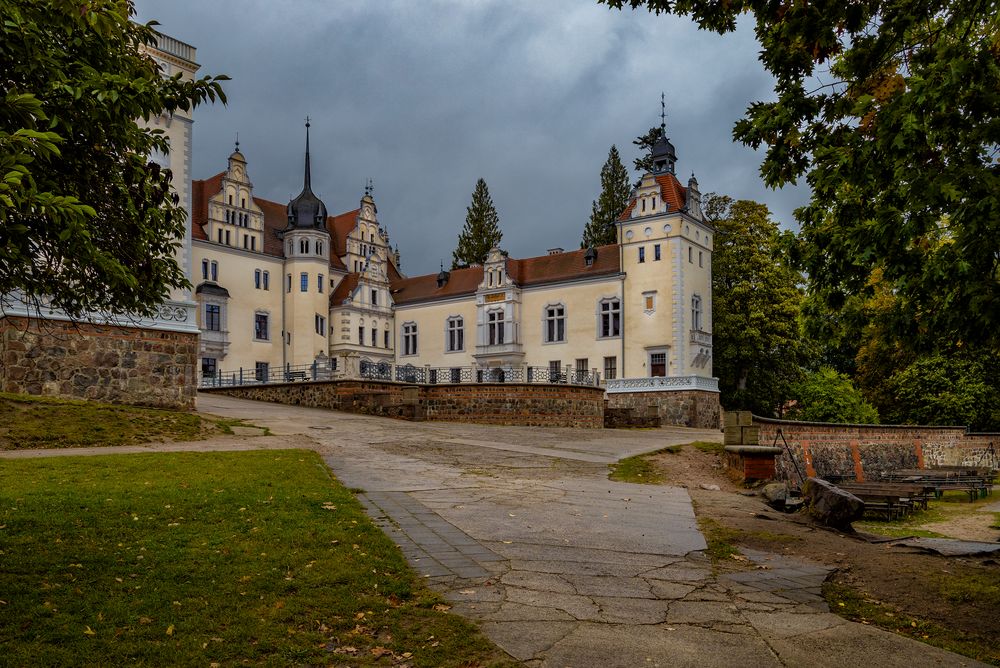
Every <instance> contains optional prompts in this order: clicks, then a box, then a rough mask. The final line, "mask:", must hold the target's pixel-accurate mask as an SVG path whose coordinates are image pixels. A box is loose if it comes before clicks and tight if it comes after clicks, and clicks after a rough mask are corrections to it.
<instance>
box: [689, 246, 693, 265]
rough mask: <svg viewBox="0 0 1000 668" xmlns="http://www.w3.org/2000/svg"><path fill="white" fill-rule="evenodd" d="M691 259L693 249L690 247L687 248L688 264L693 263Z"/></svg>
mask: <svg viewBox="0 0 1000 668" xmlns="http://www.w3.org/2000/svg"><path fill="white" fill-rule="evenodd" d="M693 257H694V249H693V248H691V247H690V246H688V262H689V263H693V262H694V260H693V259H692V258H693Z"/></svg>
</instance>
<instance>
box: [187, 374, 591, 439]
mask: <svg viewBox="0 0 1000 668" xmlns="http://www.w3.org/2000/svg"><path fill="white" fill-rule="evenodd" d="M202 392H209V393H215V394H225V395H227V396H231V397H238V398H241V399H255V400H257V401H270V402H274V403H280V404H289V405H296V406H309V407H312V408H328V409H333V410H341V411H345V412H348V413H363V414H367V415H383V416H386V417H395V418H403V419H409V420H424V419H426V420H445V421H449V422H474V423H478V424H503V425H529V426H547V427H584V428H588V429H599V428H600V427H601V426H602V425H603V419H604V417H603V414H604V413H603V407H604V391H603V390H602V389H601V388H597V387H579V386H572V385H541V384H539V385H534V384H517V383H504V384H492V383H477V384H456V385H452V384H447V385H412V384H408V383H397V382H392V381H359V380H327V381H307V382H297V383H267V384H266V385H243V386H237V387H213V388H203V389H202Z"/></svg>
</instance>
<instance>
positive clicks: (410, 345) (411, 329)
mask: <svg viewBox="0 0 1000 668" xmlns="http://www.w3.org/2000/svg"><path fill="white" fill-rule="evenodd" d="M400 332H402V337H403V351H402V353H401V354H400V357H416V355H417V351H418V350H419V348H418V345H419V343H420V341H419V339H418V334H419V332H418V330H417V323H415V322H413V321H412V320H411V321H409V322H404V323H403V325H402V326H401V327H400Z"/></svg>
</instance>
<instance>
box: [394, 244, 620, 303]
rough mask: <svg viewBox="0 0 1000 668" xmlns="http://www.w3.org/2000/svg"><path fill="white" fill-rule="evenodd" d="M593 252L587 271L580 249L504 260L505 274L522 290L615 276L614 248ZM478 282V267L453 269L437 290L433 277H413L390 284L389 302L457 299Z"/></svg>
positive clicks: (480, 271) (616, 257)
mask: <svg viewBox="0 0 1000 668" xmlns="http://www.w3.org/2000/svg"><path fill="white" fill-rule="evenodd" d="M596 250H597V259H595V260H594V264H593V265H591V266H589V267H588V266H587V265H586V262H585V261H584V254H585V253H586V250H584V249H580V250H575V251H569V252H568V253H557V254H555V255H542V256H539V257H530V258H525V259H523V260H508V261H507V270H508V272H509V274H510V277H511V278H512V279H513V280H514V282H515V283H516V284H518V285H520V286H522V287H528V286H532V285H543V284H545V283H557V282H559V281H568V280H573V279H579V278H588V277H591V276H613V275H615V274H617V273H619V271H620V270H621V264H620V262H619V260H620V257H619V252H618V245H617V244H611V245H608V246H600V247H598V248H597V249H596ZM482 281H483V268H482V267H479V266H476V267H468V268H466V269H453V270H452V271H451V272H450V276H449V277H448V282H447V283H446V284H445V285H444V286H442V287H440V288H439V287H438V285H437V274H427V275H425V276H414V277H413V278H404V279H400V280H394V281H392V283H391V285H392V299H393V301H394V302H395V303H396V304H409V303H414V302H422V301H433V300H437V299H447V298H449V297H461V296H465V295H471V294H474V293H475V292H476V289H477V288H478V287H479V284H480V283H482Z"/></svg>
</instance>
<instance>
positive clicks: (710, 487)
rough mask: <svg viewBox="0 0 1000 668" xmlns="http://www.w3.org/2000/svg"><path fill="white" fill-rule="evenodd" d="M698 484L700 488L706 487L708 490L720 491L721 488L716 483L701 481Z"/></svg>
mask: <svg viewBox="0 0 1000 668" xmlns="http://www.w3.org/2000/svg"><path fill="white" fill-rule="evenodd" d="M698 486H699V487H701V488H702V489H707V490H708V491H710V492H718V491H720V490H721V489H722V488H721V487H719V486H718V485H708V484H705V483H701V484H700V485H698Z"/></svg>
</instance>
